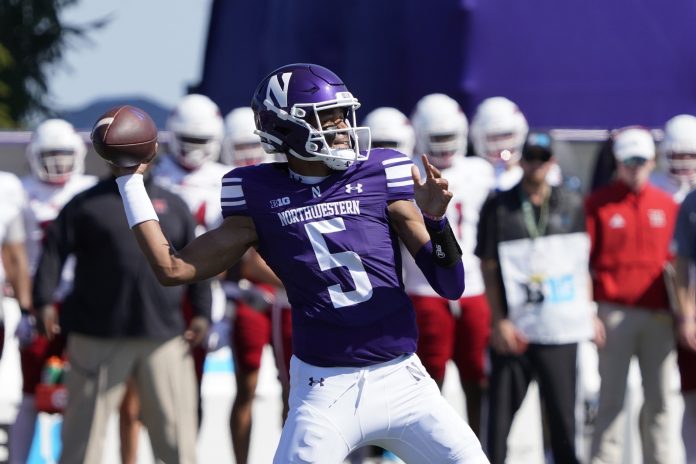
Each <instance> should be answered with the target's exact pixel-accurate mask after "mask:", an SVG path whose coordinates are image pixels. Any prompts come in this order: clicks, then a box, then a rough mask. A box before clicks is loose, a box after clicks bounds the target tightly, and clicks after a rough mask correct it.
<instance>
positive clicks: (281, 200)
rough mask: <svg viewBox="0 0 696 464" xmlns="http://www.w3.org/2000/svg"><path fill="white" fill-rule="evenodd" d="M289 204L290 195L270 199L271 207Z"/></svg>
mask: <svg viewBox="0 0 696 464" xmlns="http://www.w3.org/2000/svg"><path fill="white" fill-rule="evenodd" d="M289 204H290V197H283V198H276V199H275V200H271V208H280V207H281V206H287V205H289Z"/></svg>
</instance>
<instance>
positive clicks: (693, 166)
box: [660, 114, 696, 184]
mask: <svg viewBox="0 0 696 464" xmlns="http://www.w3.org/2000/svg"><path fill="white" fill-rule="evenodd" d="M660 153H662V156H663V158H664V161H665V163H666V164H667V166H666V168H667V171H668V172H669V174H670V175H671V176H673V177H674V178H675V179H677V180H678V181H679V182H685V183H689V184H694V183H696V117H694V116H692V115H690V114H680V115H678V116H674V117H673V118H672V119H670V120H669V121H667V124H665V133H664V138H663V139H662V142H661V143H660Z"/></svg>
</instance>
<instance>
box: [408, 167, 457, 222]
mask: <svg viewBox="0 0 696 464" xmlns="http://www.w3.org/2000/svg"><path fill="white" fill-rule="evenodd" d="M421 160H422V161H423V167H424V168H425V175H426V178H425V181H423V182H421V176H420V172H419V171H418V168H417V167H416V166H412V167H411V176H412V177H413V183H414V189H415V199H416V204H417V205H418V207H419V208H420V210H421V211H422V212H423V213H425V214H427V215H429V216H435V217H438V218H439V217H442V216H444V215H445V211H446V210H447V205H448V204H449V202H450V200H451V199H452V192H450V191H449V190H447V187H448V185H449V183H448V182H447V179H445V178H443V177H442V174H440V170H439V169H437V168H436V167H435V166H433V165H432V164H430V161H428V157H427V156H426V155H421Z"/></svg>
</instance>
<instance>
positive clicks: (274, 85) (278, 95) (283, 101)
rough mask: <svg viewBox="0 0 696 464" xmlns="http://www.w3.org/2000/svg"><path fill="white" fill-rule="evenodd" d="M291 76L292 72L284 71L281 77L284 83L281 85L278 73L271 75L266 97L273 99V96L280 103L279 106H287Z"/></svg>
mask: <svg viewBox="0 0 696 464" xmlns="http://www.w3.org/2000/svg"><path fill="white" fill-rule="evenodd" d="M290 76H292V73H290V72H287V73H283V74H282V76H281V79H282V80H283V85H282V86H281V85H280V81H279V80H278V75H277V74H276V75H275V76H273V77H271V79H270V80H269V81H268V89H267V90H266V98H267V99H269V100H271V97H273V99H275V101H276V102H277V103H278V107H281V108H285V107H286V106H288V90H289V86H288V82H290Z"/></svg>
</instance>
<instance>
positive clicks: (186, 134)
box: [152, 94, 229, 419]
mask: <svg viewBox="0 0 696 464" xmlns="http://www.w3.org/2000/svg"><path fill="white" fill-rule="evenodd" d="M167 130H169V132H170V134H171V139H170V140H169V153H168V154H167V155H166V156H164V157H162V159H161V160H160V161H159V163H157V165H156V166H155V168H154V169H153V172H152V175H153V177H154V179H155V182H156V183H157V184H158V185H160V186H162V187H164V188H166V189H168V190H170V191H171V192H174V193H176V194H177V195H179V196H180V197H182V198H183V199H184V201H185V202H186V204H187V205H188V207H189V210H190V211H191V213H192V214H193V217H194V219H195V220H196V234H197V235H200V234H202V233H204V232H206V231H208V230H210V229H213V228H215V227H216V226H218V225H219V224H220V222H221V221H222V216H221V215H220V195H219V192H220V188H221V187H222V176H224V175H225V174H226V173H227V172H228V171H229V167H228V166H225V165H223V164H221V163H219V162H218V159H219V157H220V151H221V148H222V139H223V136H224V122H223V120H222V116H221V115H220V109H219V108H218V106H217V105H216V104H215V102H213V101H212V100H211V99H210V98H208V97H206V96H205V95H199V94H191V95H186V96H185V97H184V98H182V99H181V100H180V101H179V102H178V103H177V105H176V107H175V108H174V110H173V111H172V113H171V114H170V116H169V118H168V119H167ZM212 289H213V307H212V309H211V315H212V318H213V320H219V319H220V318H221V317H222V316H223V314H224V312H225V296H224V292H223V291H222V288H221V287H220V284H219V281H217V280H213V281H212ZM184 319H185V321H186V324H187V325H188V327H189V330H190V331H192V332H195V333H205V332H207V331H208V327H209V322H210V321H208V320H207V318H206V317H200V315H196V314H193V313H192V312H191V305H190V304H188V303H187V302H185V304H184ZM192 354H193V359H194V364H195V366H196V378H197V379H198V390H199V398H198V413H199V414H198V415H199V419H200V418H201V413H202V409H201V402H200V386H201V381H202V379H203V365H204V363H205V347H204V346H202V345H198V346H194V347H192Z"/></svg>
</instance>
